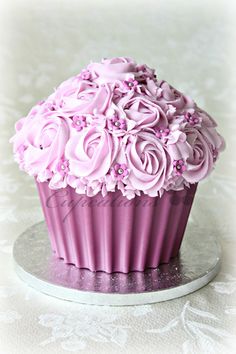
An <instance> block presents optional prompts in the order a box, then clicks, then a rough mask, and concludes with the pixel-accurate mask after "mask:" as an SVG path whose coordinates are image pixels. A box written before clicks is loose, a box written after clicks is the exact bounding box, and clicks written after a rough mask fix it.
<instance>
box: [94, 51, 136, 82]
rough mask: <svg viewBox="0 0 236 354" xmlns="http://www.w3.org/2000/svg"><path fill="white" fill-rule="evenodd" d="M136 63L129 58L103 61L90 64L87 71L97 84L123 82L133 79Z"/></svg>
mask: <svg viewBox="0 0 236 354" xmlns="http://www.w3.org/2000/svg"><path fill="white" fill-rule="evenodd" d="M136 65H137V64H136V63H135V61H133V60H132V59H130V58H123V57H121V58H113V59H103V60H102V62H101V63H91V64H90V65H88V70H89V71H90V72H91V73H92V75H93V76H94V77H95V78H94V81H95V82H98V83H99V84H102V83H106V82H109V83H112V82H114V81H118V80H119V81H125V80H128V79H130V78H133V79H134V77H135V73H136Z"/></svg>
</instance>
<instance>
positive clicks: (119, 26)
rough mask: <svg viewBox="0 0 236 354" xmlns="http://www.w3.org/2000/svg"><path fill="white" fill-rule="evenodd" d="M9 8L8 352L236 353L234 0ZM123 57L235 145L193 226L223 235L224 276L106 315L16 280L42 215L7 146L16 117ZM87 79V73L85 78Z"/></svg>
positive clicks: (2, 202) (4, 294)
mask: <svg viewBox="0 0 236 354" xmlns="http://www.w3.org/2000/svg"><path fill="white" fill-rule="evenodd" d="M11 3H12V2H8V3H7V2H6V16H4V17H5V18H6V19H8V20H9V22H8V23H6V21H5V18H3V16H2V19H1V21H0V26H3V28H2V31H0V36H1V39H2V41H1V54H2V60H3V62H4V63H6V65H5V66H6V70H3V69H2V68H1V69H0V72H1V82H3V83H4V88H3V89H2V90H1V94H0V109H1V118H0V151H1V174H0V226H1V232H0V265H1V279H0V333H1V341H0V352H1V353H11V354H23V353H24V354H25V353H27V354H28V353H35V354H42V353H43V354H52V353H57V354H66V353H86V354H87V353H88V354H90V353H91V354H93V353H98V354H104V353H109V354H114V353H131V354H133V353H138V354H139V353H140V354H141V353H144V352H147V353H148V354H149V353H150V354H154V353H157V352H158V353H159V352H160V353H165V354H173V353H176V354H209V353H212V354H213V353H214V354H222V353H227V354H233V353H235V336H236V331H235V328H236V305H235V298H236V286H235V279H236V261H235V252H234V250H235V247H236V239H235V227H236V223H235V212H236V208H235V203H236V194H235V188H236V181H235V175H236V163H235V160H234V158H233V153H234V151H236V140H235V134H236V124H235V114H236V106H235V102H234V101H235V100H234V99H233V97H235V95H236V82H235V78H234V77H233V73H232V72H231V69H230V68H231V67H232V65H233V63H234V62H235V58H234V53H233V49H232V48H231V47H232V44H231V42H233V36H234V34H235V33H236V28H235V19H234V17H233V13H234V11H229V10H231V8H232V10H233V5H234V4H233V1H229V2H228V3H227V5H228V10H227V11H228V12H227V13H226V6H225V1H223V0H220V1H218V2H217V3H214V4H213V3H212V2H210V1H203V0H199V1H198V2H189V1H186V0H184V1H183V2H182V3H181V6H179V2H168V1H164V2H161V1H160V2H156V1H151V2H148V3H147V4H146V5H147V6H146V5H145V9H144V6H141V5H140V6H138V5H137V6H135V7H134V5H133V2H128V1H124V0H120V1H119V2H116V8H115V7H114V6H113V5H111V4H108V3H107V1H105V0H101V1H100V2H99V4H98V2H95V1H93V4H94V8H91V2H90V1H89V2H88V3H87V2H84V4H83V6H82V3H81V4H80V2H79V1H77V2H74V1H69V2H66V1H64V2H63V1H62V2H61V3H60V5H61V7H60V6H55V3H57V2H47V6H46V7H45V6H43V4H44V3H43V2H40V3H37V4H36V3H35V2H32V4H31V3H29V2H27V3H26V2H25V3H24V1H23V2H21V6H22V7H21V6H19V5H18V4H17V2H14V6H13V5H11ZM137 4H139V2H137ZM140 4H141V2H140ZM149 4H151V5H150V6H148V5H149ZM206 4H207V6H206ZM58 5H59V2H58ZM124 9H125V11H124ZM202 9H204V14H203V10H202ZM114 10H115V11H114ZM144 10H145V16H144ZM231 13H232V17H231ZM121 19H122V23H121V22H120V21H121ZM62 22H63V24H62ZM108 23H109V27H108ZM110 24H112V26H110ZM114 31H116V32H114ZM127 31H128V32H129V34H127ZM113 35H114V36H113ZM13 44H14V46H13ZM29 48H30V50H28V49H29ZM75 48H76V51H75ZM124 49H125V53H124ZM104 50H105V53H104ZM120 54H125V55H126V54H127V55H130V56H133V57H135V58H137V60H138V61H139V62H147V63H149V65H150V66H151V67H155V68H159V72H158V75H159V76H160V77H165V78H166V79H167V80H168V81H169V82H172V83H173V84H174V86H176V87H178V88H179V89H180V90H181V91H183V92H186V93H187V94H189V95H190V96H191V97H194V99H195V100H196V102H198V104H199V106H200V107H202V108H203V109H205V110H206V111H208V112H211V114H212V116H213V117H215V119H216V121H217V123H218V125H219V131H220V132H221V133H222V135H223V136H224V137H225V140H226V143H227V148H226V150H225V152H224V153H223V154H222V157H221V158H220V159H219V162H218V166H217V169H216V171H215V172H213V173H212V175H211V176H209V178H208V179H207V180H206V181H202V182H201V185H199V188H198V193H197V195H196V199H195V203H194V206H193V209H192V211H191V216H190V220H189V221H190V222H191V223H194V224H195V225H197V226H198V228H199V230H200V231H199V232H201V230H203V229H204V230H206V229H209V233H211V234H214V235H215V236H216V237H217V238H220V240H221V244H222V269H221V272H220V273H219V275H218V276H217V277H216V278H215V279H214V280H213V281H212V282H211V283H210V284H209V285H207V286H205V287H204V288H202V289H200V290H199V291H197V292H195V293H192V294H190V295H187V296H184V297H182V298H179V299H176V300H171V301H167V302H163V303H158V304H153V305H145V306H134V307H132V306H130V307H110V308H109V307H98V306H85V305H80V304H75V303H71V302H66V301H65V302H63V301H62V300H58V299H55V298H51V297H49V296H46V295H44V294H41V293H38V292H37V291H35V290H34V289H31V288H29V287H27V285H26V284H24V283H23V282H21V281H20V280H19V279H18V278H17V276H16V275H15V273H14V268H13V262H12V247H13V243H14V240H15V238H16V237H17V235H18V234H20V233H21V232H23V231H24V230H25V229H26V228H27V227H29V226H31V225H32V224H34V223H36V222H39V221H41V220H42V219H43V215H42V212H41V208H40V205H39V199H38V196H37V192H36V188H35V185H34V181H33V179H32V177H30V176H28V175H27V174H24V173H22V172H21V171H19V170H18V166H17V165H16V164H15V162H14V161H13V157H12V149H11V146H10V144H9V142H8V141H9V138H10V137H11V136H12V135H13V133H14V132H13V128H12V127H13V126H14V122H15V121H16V120H17V119H18V118H19V117H21V116H25V115H26V114H27V112H28V110H29V107H31V106H33V104H34V103H35V102H37V101H38V100H40V98H41V97H47V96H48V95H49V93H50V91H49V90H50V87H57V86H58V84H59V83H60V82H62V81H63V80H65V79H66V78H67V77H71V76H73V75H75V74H76V73H77V72H79V71H80V70H81V69H82V67H84V66H85V65H86V63H88V62H89V60H90V59H91V58H94V59H97V60H99V58H101V57H102V56H104V55H107V56H109V57H111V56H114V55H120ZM79 65H80V66H79ZM83 75H84V77H85V78H86V77H87V75H88V73H86V72H83ZM190 78H191V80H189V79H190ZM127 81H128V80H127ZM133 84H134V85H135V84H136V83H133ZM129 85H130V84H129V82H128V83H127V85H126V86H125V90H127V91H128V90H129ZM157 94H158V93H157ZM172 113H173V107H171V106H170V107H169V114H172ZM186 118H188V119H190V117H186ZM76 122H77V120H76V119H75V120H74V123H75V125H76ZM81 122H83V119H82V118H81ZM116 122H117V119H114V120H111V122H109V123H110V125H109V128H108V129H109V131H110V130H111V131H114V134H118V133H117V132H116V131H117V129H116V128H115V127H116V125H115V123H116ZM120 123H121V126H122V127H124V125H122V124H123V123H124V122H122V121H121V122H120ZM195 123H197V122H196V121H195ZM81 125H82V126H83V123H82V124H81ZM76 126H77V125H76ZM74 129H75V128H74ZM160 130H161V129H160ZM160 130H157V131H156V134H157V135H158V136H160V137H159V138H158V139H163V140H165V139H166V134H168V131H162V132H160ZM82 131H83V129H82V130H81V132H82ZM167 136H168V135H167ZM176 160H178V159H176ZM60 166H61V165H60ZM60 166H58V168H59V169H60ZM65 167H66V166H65ZM119 167H120V166H119ZM123 167H124V166H123ZM117 170H118V169H115V170H114V174H118V173H117ZM124 170H125V169H124ZM128 173H129V171H128ZM123 177H124V178H126V176H125V174H124V176H123ZM206 237H207V233H206Z"/></svg>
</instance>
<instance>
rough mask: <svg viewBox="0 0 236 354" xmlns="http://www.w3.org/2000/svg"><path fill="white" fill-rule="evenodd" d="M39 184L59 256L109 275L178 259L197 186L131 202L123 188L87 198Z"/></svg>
mask: <svg viewBox="0 0 236 354" xmlns="http://www.w3.org/2000/svg"><path fill="white" fill-rule="evenodd" d="M36 184H37V187H38V191H39V195H40V200H41V205H42V208H43V212H44V216H45V219H46V224H47V228H48V233H49V238H50V242H51V247H52V250H53V251H54V252H55V254H56V255H57V256H58V257H59V258H62V259H64V262H65V263H70V264H74V265H75V266H76V267H78V268H87V269H89V270H91V271H105V272H107V273H112V272H123V273H128V272H130V271H144V270H145V269H147V268H156V267H157V266H158V265H159V264H161V263H168V262H169V261H170V259H171V258H172V257H176V256H177V255H178V252H179V249H180V246H181V242H182V239H183V235H184V231H185V228H186V225H187V220H188V216H189V213H190V210H191V206H192V202H193V199H194V195H195V192H196V188H197V184H193V185H191V186H190V188H186V189H184V190H182V191H168V192H165V193H164V194H163V196H162V197H161V198H160V197H149V196H147V195H144V194H143V195H141V196H136V197H135V198H134V199H131V200H128V199H127V198H126V197H124V196H122V194H121V192H120V191H116V192H110V193H108V195H107V196H106V197H102V195H101V194H98V195H96V196H94V197H88V196H86V195H81V194H77V193H76V192H75V190H74V189H73V188H71V187H70V186H67V187H66V188H64V189H60V190H52V189H50V188H49V187H48V183H46V182H45V183H38V182H36Z"/></svg>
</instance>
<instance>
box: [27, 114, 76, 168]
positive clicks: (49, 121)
mask: <svg viewBox="0 0 236 354" xmlns="http://www.w3.org/2000/svg"><path fill="white" fill-rule="evenodd" d="M70 127H71V120H70V119H67V118H62V117H57V116H51V117H47V118H45V117H40V116H38V117H35V118H34V119H32V120H31V122H30V123H28V124H27V126H26V128H27V129H25V132H24V135H25V140H24V143H25V151H24V165H25V169H26V171H28V173H29V174H31V175H37V174H40V173H41V172H43V171H45V170H47V169H50V170H54V168H55V166H56V164H57V163H58V161H59V160H60V158H61V157H62V156H63V154H64V152H65V145H66V143H67V141H68V139H69V137H70V129H71V128H70Z"/></svg>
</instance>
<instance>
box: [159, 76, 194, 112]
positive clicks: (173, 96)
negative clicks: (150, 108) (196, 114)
mask: <svg viewBox="0 0 236 354" xmlns="http://www.w3.org/2000/svg"><path fill="white" fill-rule="evenodd" d="M158 86H159V88H160V89H161V90H157V92H158V95H159V97H157V99H158V101H160V102H163V103H165V104H166V105H171V106H173V107H175V108H176V109H178V110H182V109H184V108H194V107H195V103H194V101H193V100H192V99H191V98H190V97H188V96H186V95H184V94H182V93H181V92H179V91H178V90H176V89H175V88H174V87H172V86H171V85H169V84H168V83H167V82H166V81H161V82H159V83H158Z"/></svg>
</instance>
